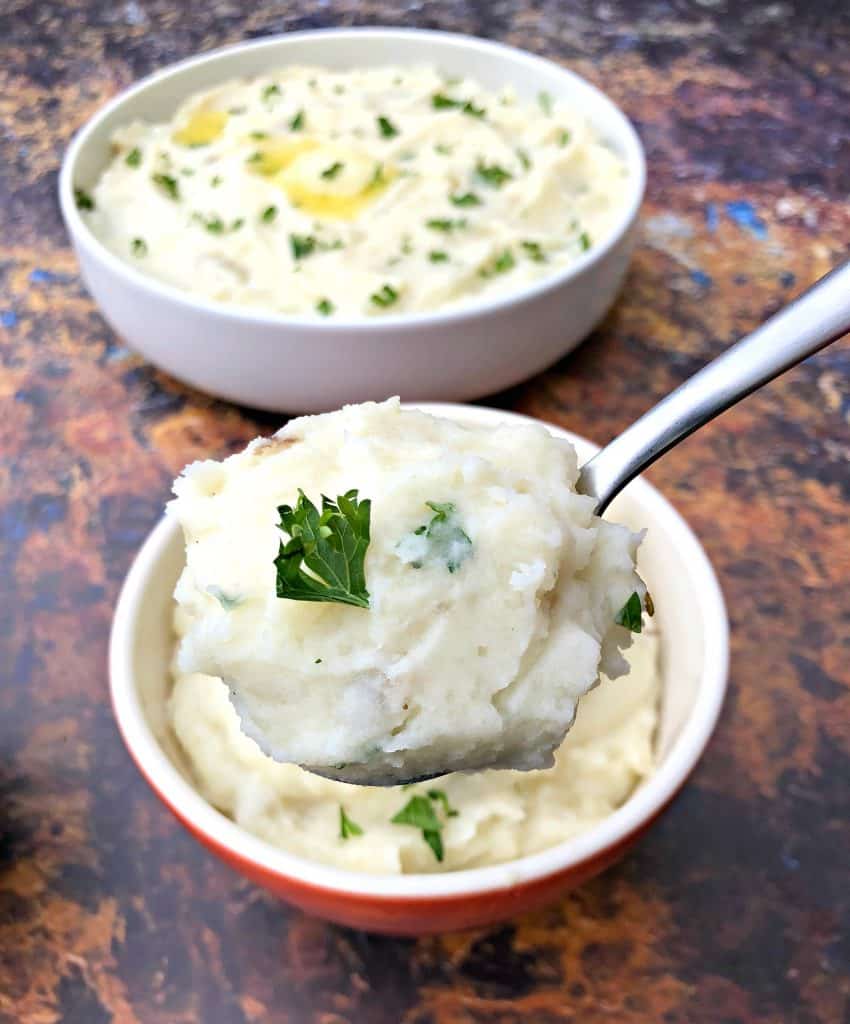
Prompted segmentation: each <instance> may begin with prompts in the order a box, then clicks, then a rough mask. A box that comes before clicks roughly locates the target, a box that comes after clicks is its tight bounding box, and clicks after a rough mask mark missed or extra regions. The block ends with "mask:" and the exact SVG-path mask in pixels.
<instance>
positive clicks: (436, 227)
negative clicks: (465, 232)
mask: <svg viewBox="0 0 850 1024" xmlns="http://www.w3.org/2000/svg"><path fill="white" fill-rule="evenodd" d="M425 226H426V227H428V228H430V229H431V230H432V231H454V230H455V229H456V228H465V227H466V219H465V218H463V217H460V218H458V219H457V220H452V219H451V218H450V217H432V218H431V219H430V220H426V221H425Z"/></svg>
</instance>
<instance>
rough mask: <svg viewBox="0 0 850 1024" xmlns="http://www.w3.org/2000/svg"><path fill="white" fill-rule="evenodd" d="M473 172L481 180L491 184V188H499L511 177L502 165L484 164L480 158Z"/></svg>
mask: <svg viewBox="0 0 850 1024" xmlns="http://www.w3.org/2000/svg"><path fill="white" fill-rule="evenodd" d="M475 173H476V174H477V175H478V177H479V178H480V179H481V180H482V181H485V182H486V183H487V184H488V185H492V186H493V188H501V187H502V185H504V184H505V182H506V181H510V180H511V178H512V177H513V175H512V174H509V173H508V172H507V171H506V170H505V169H504V167H500V166H499V165H498V164H485V163H484V162H483V161H481V160H479V161H478V163H477V164H476V167H475Z"/></svg>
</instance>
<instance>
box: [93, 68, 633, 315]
mask: <svg viewBox="0 0 850 1024" xmlns="http://www.w3.org/2000/svg"><path fill="white" fill-rule="evenodd" d="M112 142H113V146H114V149H115V156H114V158H113V160H112V162H111V163H110V165H109V166H108V167H107V168H106V170H105V171H104V173H103V174H102V176H101V178H100V180H99V181H98V182H97V184H96V186H95V188H94V190H93V194H92V195H91V196H89V195H81V197H80V206H81V209H83V212H84V216H85V217H86V219H87V221H88V223H89V225H90V227H91V229H92V231H93V232H94V233H95V235H96V236H97V237H98V238H99V239H100V240H101V241H102V242H103V243H104V244H105V245H106V246H107V247H108V248H109V249H110V250H112V252H113V253H115V254H116V255H117V256H118V257H120V258H121V259H123V260H125V261H128V262H130V263H132V265H133V266H134V267H136V268H138V269H139V270H140V271H142V272H143V273H146V274H150V275H151V276H153V277H156V278H158V279H159V280H161V281H164V282H166V283H168V284H171V285H174V286H176V287H177V288H180V289H183V290H185V291H187V292H191V293H193V294H195V295H199V296H202V297H204V298H208V299H214V300H217V301H220V302H225V303H231V304H238V305H242V306H252V307H255V308H259V309H263V310H270V311H276V312H280V313H287V314H307V315H309V316H316V317H331V318H332V317H334V316H340V315H342V316H353V317H363V316H380V315H382V314H387V313H390V314H392V313H406V312H417V311H426V310H433V309H438V308H446V307H453V306H455V307H456V306H459V305H463V304H464V303H468V302H470V301H474V300H476V299H479V298H486V297H490V296H495V295H501V294H504V293H505V292H509V291H512V290H515V289H517V288H520V287H523V286H525V285H528V284H529V283H531V282H534V281H537V280H539V279H540V278H543V277H547V276H549V275H551V274H555V273H557V272H558V271H560V270H562V269H563V268H564V267H567V266H569V264H571V263H573V262H575V261H576V260H577V259H578V258H579V257H581V255H582V254H583V253H584V252H585V251H586V250H587V249H589V248H592V247H593V246H594V245H596V244H598V243H601V242H603V241H604V240H605V238H606V237H607V236H608V235H609V234H610V232H611V230H612V229H613V226H614V224H615V223H616V221H617V219H618V218H619V216H620V214H621V211H622V209H623V202H624V197H625V195H626V192H627V175H628V171H627V168H626V165H625V163H624V161H623V160H622V159H621V158H620V157H619V156H618V155H617V154H616V153H615V152H614V151H613V150H612V149H610V148H609V147H608V146H607V145H606V143H605V140H604V139H603V138H602V137H601V136H600V135H599V133H598V132H597V131H596V130H595V129H594V128H593V126H592V125H590V124H588V123H587V122H586V121H585V119H584V117H583V116H582V112H581V111H580V110H576V109H574V108H572V107H570V105H569V104H568V103H566V102H564V101H562V100H559V99H557V98H556V97H548V96H545V95H542V96H541V97H540V98H539V102H538V103H535V102H532V103H521V102H519V101H517V99H516V96H515V95H514V93H513V91H512V90H511V89H510V88H505V89H503V90H501V91H499V92H494V91H490V90H487V89H486V88H484V87H483V86H482V85H481V84H480V83H479V82H477V81H475V80H474V79H471V78H464V79H462V80H447V79H446V78H444V77H443V76H441V75H440V74H439V73H438V72H437V71H436V70H435V69H434V68H430V67H408V68H399V67H382V68H369V69H362V70H353V71H344V70H331V69H327V68H315V67H288V68H282V69H280V70H279V71H277V72H275V73H271V74H268V75H265V76H263V77H261V78H254V79H250V80H245V79H240V80H233V81H229V82H225V83H222V84H221V85H219V86H217V87H216V88H214V89H210V90H208V91H206V92H203V93H198V94H196V95H194V96H191V97H190V98H189V99H187V100H186V101H185V102H184V103H183V104H182V105H181V106H180V108H179V109H178V110H177V111H176V112H175V115H174V117H173V119H172V120H171V121H170V122H167V123H156V124H151V123H147V122H142V121H137V122H134V123H132V124H128V125H125V126H123V127H121V128H120V129H119V130H118V131H116V132H115V134H114V135H113V138H112Z"/></svg>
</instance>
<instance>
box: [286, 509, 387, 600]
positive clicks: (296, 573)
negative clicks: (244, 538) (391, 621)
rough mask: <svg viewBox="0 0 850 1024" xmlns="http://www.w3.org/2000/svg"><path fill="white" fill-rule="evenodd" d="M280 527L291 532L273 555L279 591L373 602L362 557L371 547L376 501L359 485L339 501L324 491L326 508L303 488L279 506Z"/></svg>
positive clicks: (313, 597)
mask: <svg viewBox="0 0 850 1024" xmlns="http://www.w3.org/2000/svg"><path fill="white" fill-rule="evenodd" d="M277 511H278V514H279V515H280V523H279V524H278V525H279V528H280V529H281V530H282V531H283V532H284V533H286V534H288V535H289V540H288V541H286V542H285V543H284V541H281V542H280V550H279V551H278V556H277V558H276V559H275V561H274V564H275V567H276V569H277V596H278V597H280V598H285V599H288V600H290V601H325V602H331V603H336V604H349V605H354V606H355V607H356V608H368V607H369V591H368V590H367V589H366V573H365V568H364V563H365V559H366V551H367V549H368V547H369V539H370V533H369V531H370V521H371V512H372V503H371V501H370V500H369V499H368V498H365V499H364V500H363V501H359V500H358V498H357V491H356V490H351V491H348V492H346V493H345V494H341V495H339V497H338V498H337V500H336V501H331V499H330V498H328V497H325V495H322V511H321V513H319V511H318V509H317V508H316V506H315V505H314V504H313V503H312V501H310V499H309V498H308V497H307V496H306V495H305V494H304V492H303V491H300V490H299V492H298V501H297V503H296V505H295V507H294V508H293V507H292V506H291V505H280V506H278V510H277Z"/></svg>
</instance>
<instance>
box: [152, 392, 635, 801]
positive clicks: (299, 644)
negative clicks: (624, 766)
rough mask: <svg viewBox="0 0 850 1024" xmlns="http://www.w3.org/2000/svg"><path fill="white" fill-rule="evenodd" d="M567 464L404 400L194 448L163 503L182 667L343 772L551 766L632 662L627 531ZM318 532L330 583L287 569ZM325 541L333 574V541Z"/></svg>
mask: <svg viewBox="0 0 850 1024" xmlns="http://www.w3.org/2000/svg"><path fill="white" fill-rule="evenodd" d="M576 476H577V465H576V455H575V451H574V449H573V448H572V446H571V445H570V444H568V443H567V442H565V441H562V440H559V439H556V438H554V437H552V435H550V434H549V433H548V431H546V430H545V429H544V428H543V427H540V426H536V425H519V426H517V425H513V424H511V425H505V426H502V427H499V428H497V429H495V430H494V429H491V428H489V427H488V428H483V427H470V426H462V425H459V424H457V423H455V422H453V421H450V420H444V419H438V418H435V417H432V416H428V415H425V414H423V413H420V412H415V411H410V410H402V409H401V408H400V406H399V404H398V401H397V400H392V401H389V402H385V403H383V404H375V403H367V404H365V405H361V406H348V407H346V408H345V409H343V410H341V411H340V412H336V413H330V414H326V415H323V416H313V417H304V418H302V419H297V420H293V421H292V422H291V423H289V424H288V425H287V427H286V428H285V429H284V430H283V431H281V432H280V433H279V434H278V435H277V437H275V438H274V439H271V440H257V441H254V442H252V443H251V444H250V445H249V446H248V448H247V449H246V450H245V451H244V452H242V453H240V454H238V455H234V456H231V457H230V458H229V459H226V460H225V461H224V462H222V463H218V462H212V461H206V462H199V463H195V464H194V465H192V466H190V467H189V468H188V469H187V470H186V471H185V473H184V474H183V476H181V477H180V478H179V479H178V481H177V482H176V484H175V492H176V494H177V498H176V500H175V501H174V502H172V505H171V513H172V514H173V515H175V516H176V517H177V518H178V520H179V521H180V523H181V525H182V527H183V530H184V533H185V537H186V544H187V549H186V567H185V570H184V572H183V573H182V575H181V577H180V580H179V582H178V584H177V588H176V591H175V597H176V600H177V603H178V606H179V615H180V630H179V631H180V634H181V640H180V645H179V650H178V654H177V665H178V671H179V673H180V674H181V675H193V674H195V673H201V674H203V675H207V676H215V677H219V678H222V679H224V680H225V681H226V682H227V684H228V686H229V687H230V697H231V700H232V702H233V704H234V706H235V708H236V710H237V711H238V714H239V717H240V718H241V722H242V728H243V730H244V731H245V732H246V733H247V734H248V735H249V736H251V737H252V738H253V739H254V740H256V741H257V743H258V744H259V746H260V747H261V748H262V750H263V751H265V752H266V753H267V754H269V755H271V756H272V757H274V758H275V759H276V760H279V761H287V762H292V763H294V764H300V765H303V766H306V767H309V768H311V769H312V770H314V771H318V772H321V773H322V774H324V775H328V776H331V777H335V778H341V779H343V780H345V781H349V782H367V783H380V784H392V783H395V782H400V781H407V780H409V779H412V778H416V777H420V776H425V775H429V774H432V773H435V772H438V773H442V772H447V771H452V770H460V769H479V768H486V767H511V768H521V769H533V768H543V767H548V766H549V765H551V764H552V754H553V751H554V750H555V748H557V747H558V746H559V745H560V743H561V741H562V739H563V737H564V734H565V732H566V730H567V729H568V728H569V727H570V725H571V723H572V720H573V716H574V713H575V708H576V702H577V700H578V698H579V697H581V696H582V695H583V694H585V693H586V692H587V691H588V690H589V689H591V688H592V687H593V686H594V685H595V684H596V682H597V679H598V674H599V672H600V670H601V671H604V672H606V673H607V674H608V675H611V676H613V675H617V674H619V673H621V672H622V671H624V670H625V669H626V668H627V666H626V664H625V662H624V661H623V659H622V657H621V656H620V654H619V650H618V648H619V647H620V646H628V644H629V639H630V634H629V633H628V631H627V630H626V629H625V628H623V626H621V625H617V624H616V620H617V618H618V616H619V614H620V612H621V609H623V607H624V605H626V604H627V603H637V609H638V616H639V612H640V603H641V602H642V600H643V595H644V594H645V588H644V586H643V584H642V582H641V581H640V579H639V578H638V577H637V575H636V573H635V568H634V558H635V552H636V548H637V544H638V541H639V537H638V535H635V534H633V533H631V532H630V531H629V530H627V529H626V528H624V527H622V526H618V525H615V524H613V523H609V522H606V521H604V520H601V519H599V518H598V517H596V516H594V515H593V501H592V499H590V498H587V497H584V496H581V495H578V494H577V493H576V492H575V489H574V484H575V480H576ZM355 489H356V491H357V492H358V494H359V501H360V505H359V506H358V505H357V500H358V499H356V498H353V497H352V493H353V492H354V490H355ZM299 492H302V494H301V496H300V497H299ZM320 495H328V496H330V497H331V498H334V499H335V498H336V496H340V497H339V508H340V510H343V509H344V510H346V515H345V516H343V514H342V511H336V512H335V511H334V509H335V508H336V506H335V505H333V506H332V507H331V509H330V510H329V511H328V516H329V517H330V518H329V519H328V520H327V522H328V523H329V524H330V525H322V524H324V523H325V519H323V520H322V524H320V523H318V522H313V523H312V524H311V523H310V522H309V517H307V512H306V511H305V509H304V508H302V506H303V505H304V504H305V503H306V500H307V499H308V498H312V499H313V501H315V502H316V503H318V502H319V498H320ZM346 496H347V497H346ZM369 500H371V512H370V513H369V511H368V505H367V502H368V501H369ZM279 506H284V507H283V508H280V507H279ZM299 508H300V509H301V512H302V513H303V515H302V516H301V518H300V520H299V513H298V510H299ZM316 515H317V514H316ZM305 517H307V518H305ZM296 520H297V522H296ZM364 520H365V522H364ZM284 523H286V524H287V526H286V528H285V529H284V530H282V529H281V526H282V525H283V524H284ZM352 524H354V525H353V526H352ZM323 529H324V530H325V531H326V534H327V536H331V534H332V533H333V531H334V530H336V529H338V530H340V531H342V532H341V533H340V538H341V539H340V541H339V542H340V544H342V545H343V546H345V545H348V546H350V548H351V552H354V555H353V556H352V557H351V558H350V559H348V561H347V564H346V560H345V559H342V560H341V563H343V564H341V570H340V568H339V566H337V567H336V569H334V572H340V571H341V572H342V573H343V574H345V573H346V572H347V571H348V569H349V568H351V570H352V578H351V580H349V581H348V583H347V584H345V585H342V584H340V583H339V581H338V580H336V577H334V579H335V580H336V582H334V583H333V586H332V587H330V589H328V588H327V587H324V586H321V585H319V581H318V580H317V577H316V575H315V572H314V571H313V569H312V568H311V570H310V571H309V572H307V573H305V572H304V568H303V564H302V566H301V569H300V570H299V573H300V575H297V576H291V577H287V576H286V573H288V572H289V573H291V572H292V571H293V570H294V569H295V568H297V566H298V560H299V558H300V555H298V551H296V556H295V560H294V562H293V561H292V559H287V558H286V557H285V556H284V551H289V550H290V547H291V546H292V545H294V546H295V548H296V549H298V548H299V545H301V544H302V542H303V540H304V537H307V536H308V534H310V535H315V536H319V535H321V532H322V530H323ZM302 530H303V531H304V533H303V534H302V533H300V532H299V531H302ZM346 530H347V531H348V533H345V531H346ZM311 531H312V533H311ZM364 535H365V543H367V544H368V547H367V548H365V565H363V566H362V567H361V569H358V568H357V564H356V563H357V558H356V552H355V548H356V545H357V544H358V543H361V542H363V541H364ZM334 537H336V535H335V534H334ZM308 539H309V538H308ZM330 543H331V541H328V544H330ZM319 546H320V547H321V543H320V545H319ZM363 550H364V549H363V548H362V547H361V550H360V554H361V561H362V555H363ZM276 557H277V563H276ZM323 557H324V558H325V561H324V562H321V563H318V562H314V563H312V565H318V566H319V570H318V571H319V573H320V574H321V573H323V572H324V573H325V576H327V577H330V576H332V575H333V573H332V572H330V570H329V569H328V565H329V564H330V562H331V561H333V559H334V558H336V557H337V556H336V555H335V554H334V553H333V552H332V551H330V549H328V550H326V552H325V555H324V556H323ZM284 565H286V566H287V567H288V568H284ZM364 574H365V579H363V576H364ZM346 586H347V587H348V592H346ZM276 588H277V589H276ZM331 591H333V593H335V594H337V595H339V598H340V600H342V601H348V603H339V600H336V599H334V600H330V599H329V596H328V595H329V594H330V593H331ZM316 592H318V600H316V599H315V598H316ZM297 595H300V596H302V597H305V595H306V597H307V598H311V597H312V598H314V599H304V600H295V599H292V598H293V597H295V596H297ZM624 685H625V686H628V683H626V684H624ZM420 809H421V808H420Z"/></svg>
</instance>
